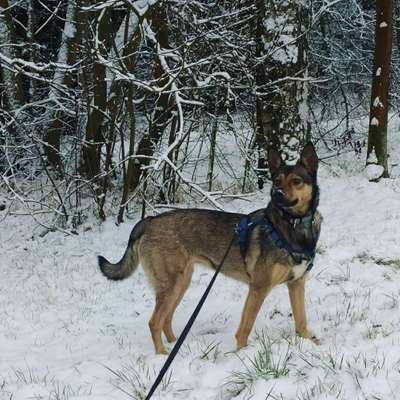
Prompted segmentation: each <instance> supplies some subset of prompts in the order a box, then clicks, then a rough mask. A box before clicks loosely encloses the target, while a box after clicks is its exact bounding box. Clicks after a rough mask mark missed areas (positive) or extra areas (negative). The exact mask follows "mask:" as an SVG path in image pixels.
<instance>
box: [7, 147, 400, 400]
mask: <svg viewBox="0 0 400 400" xmlns="http://www.w3.org/2000/svg"><path fill="white" fill-rule="evenodd" d="M398 147H399V146H397V148H398ZM396 160H399V156H398V155H397V158H396V155H395V154H394V155H393V158H392V163H394V162H395V161H396ZM362 162H363V161H362V160H361V161H360V164H362ZM396 168H397V170H396ZM319 182H320V187H321V201H320V210H321V212H322V214H323V216H324V222H323V227H322V234H321V239H320V243H319V247H318V255H317V258H316V262H315V266H314V269H313V270H312V272H311V275H310V279H309V281H308V283H307V287H306V301H307V311H308V319H309V326H310V328H311V330H312V331H313V332H314V333H315V334H316V335H317V336H318V337H319V338H320V339H321V341H322V344H321V345H320V346H316V345H314V344H312V343H311V342H309V341H304V340H301V339H298V338H296V337H295V335H294V326H293V320H292V317H291V310H290V305H289V299H288V294H287V289H286V287H285V286H284V285H282V286H280V287H278V288H276V289H274V290H273V292H272V294H271V295H270V296H269V297H268V298H267V299H266V302H265V303H264V305H263V308H262V310H261V312H260V314H259V316H258V319H257V322H256V326H255V330H254V331H253V333H252V335H251V340H250V343H249V346H248V348H246V349H243V350H241V351H240V352H238V353H237V352H235V351H234V348H235V340H234V334H235V332H236V329H237V326H238V323H239V319H240V314H241V310H242V306H243V303H244V300H245V296H246V293H247V289H246V287H245V285H243V284H240V283H238V282H236V281H232V280H230V279H228V278H226V277H223V276H220V277H218V279H217V282H216V284H215V287H214V289H213V290H212V293H211V295H210V297H209V298H208V300H207V302H206V304H205V306H204V308H203V310H202V312H201V313H200V315H199V317H198V320H197V321H196V323H195V325H194V327H193V330H192V332H191V334H190V335H189V337H188V339H187V341H186V343H185V344H184V346H183V348H182V350H181V352H180V353H179V355H178V356H177V358H176V359H175V362H174V363H173V365H172V369H171V373H169V374H168V376H167V379H165V380H164V381H163V383H162V385H161V386H160V388H159V390H158V391H157V394H156V395H155V397H154V398H159V399H163V400H164V399H165V400H170V399H186V400H189V399H191V400H195V399H198V400H208V399H210V400H211V399H241V400H242V399H247V398H249V397H250V396H251V395H253V396H254V397H253V399H256V400H265V399H281V400H282V399H284V400H289V399H299V400H307V399H398V398H399V399H400V309H399V308H400V305H399V300H400V173H399V171H398V167H395V168H394V170H393V174H392V178H390V179H386V180H382V181H380V182H379V183H371V182H368V179H367V178H366V176H365V175H364V174H363V173H360V172H353V173H349V172H348V171H345V172H343V169H341V168H340V167H338V166H336V167H335V168H332V167H326V166H323V167H322V169H321V173H320V178H319ZM268 198H269V195H268V189H265V190H264V191H263V192H262V193H257V194H254V195H253V196H252V197H250V198H248V199H247V201H243V200H234V201H231V202H230V203H227V210H236V211H243V212H247V211H252V210H254V209H256V208H260V207H263V206H264V205H265V204H266V203H267V202H268ZM248 200H251V201H248ZM133 224H134V221H130V222H126V223H124V224H122V225H121V226H119V227H117V226H116V225H115V224H114V223H113V221H112V220H111V219H110V220H109V221H107V222H106V223H104V224H103V225H101V226H96V225H94V224H93V225H92V226H91V227H90V228H91V229H89V230H88V229H87V228H88V227H89V226H88V225H86V227H85V228H86V229H81V230H80V231H79V235H77V236H64V235H63V234H62V233H60V232H54V233H48V234H47V235H46V236H44V237H42V238H41V237H40V236H39V235H37V234H36V233H37V231H35V226H34V223H33V222H32V221H31V219H30V218H29V217H22V216H19V217H12V216H9V217H8V218H6V219H5V220H3V221H2V222H1V224H0V243H1V244H0V247H1V251H0V266H1V278H0V399H12V400H25V399H51V400H65V399H71V400H72V399H76V400H83V399H91V400H92V399H93V400H94V399H98V400H100V399H102V400H103V399H104V400H106V399H107V400H112V399H118V400H120V399H129V398H133V399H143V398H144V395H145V393H146V390H147V388H148V387H149V385H150V384H151V382H152V381H153V379H154V378H155V376H156V374H157V372H158V370H159V368H160V367H161V365H162V364H163V362H164V361H165V356H159V355H158V356H156V355H154V350H153V344H152V341H151V337H150V332H149V329H148V325H147V323H148V319H149V317H150V314H151V312H152V309H153V301H154V299H153V295H152V292H151V290H150V288H149V286H148V284H147V282H146V279H145V277H144V275H143V272H142V271H141V270H139V271H138V272H137V273H136V274H135V275H133V276H132V277H131V278H129V279H127V280H126V281H123V282H109V281H107V280H106V279H105V278H104V277H103V276H102V275H101V274H100V273H99V271H98V267H97V263H96V256H97V255H98V254H102V255H104V256H106V257H108V258H109V259H111V260H113V261H115V260H117V259H119V257H120V256H121V255H122V253H123V251H124V249H125V247H126V243H127V240H128V236H129V233H130V230H131V228H132V226H133ZM210 277H211V273H210V272H208V271H205V270H203V269H201V268H199V269H198V270H197V272H196V273H195V275H194V277H193V283H192V286H191V288H190V289H189V291H188V292H187V294H186V296H185V298H184V300H183V301H182V303H181V305H180V306H179V308H178V310H177V312H176V316H175V320H174V328H175V331H176V333H179V332H180V330H181V329H182V328H183V326H184V324H185V323H186V321H187V319H188V317H189V315H190V313H191V312H192V310H193V308H194V307H195V305H196V304H197V301H198V299H199V298H200V296H201V293H202V291H203V290H204V288H205V287H206V285H207V283H208V281H209V279H210Z"/></svg>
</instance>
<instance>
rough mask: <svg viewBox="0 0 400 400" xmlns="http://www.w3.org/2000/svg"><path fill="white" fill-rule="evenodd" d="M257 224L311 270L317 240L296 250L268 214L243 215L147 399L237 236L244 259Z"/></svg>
mask: <svg viewBox="0 0 400 400" xmlns="http://www.w3.org/2000/svg"><path fill="white" fill-rule="evenodd" d="M306 218H307V220H306V219H305V218H304V217H303V221H300V223H305V224H310V225H312V223H313V219H314V216H312V217H311V218H309V217H306ZM300 220H301V218H300ZM257 225H258V226H261V228H262V230H263V231H264V232H265V233H266V234H267V235H269V237H270V238H271V240H272V241H273V242H274V244H275V246H277V247H278V248H279V249H283V250H285V251H287V252H288V254H289V255H290V256H291V257H292V258H293V260H294V261H295V262H296V263H300V262H302V261H307V262H308V267H307V271H309V270H310V269H311V268H312V266H313V260H314V257H315V247H316V242H317V240H316V241H315V246H314V247H313V248H312V249H303V251H298V250H295V249H294V248H293V247H292V246H291V245H290V244H289V243H288V242H286V241H285V240H284V239H283V238H282V237H281V236H280V234H279V233H278V231H277V230H276V229H275V227H274V225H273V224H272V222H271V221H270V219H269V218H268V216H267V215H265V214H264V215H262V216H259V217H256V218H253V219H252V218H251V217H250V216H248V215H246V216H244V217H242V218H241V219H240V221H239V223H238V225H237V227H236V229H235V234H234V235H233V237H232V239H231V241H230V243H229V246H228V247H227V249H226V252H225V254H224V256H223V257H222V259H221V261H220V263H219V264H218V266H217V268H216V269H215V272H214V275H213V277H212V279H211V281H210V283H209V284H208V286H207V289H206V290H205V291H204V293H203V295H202V296H201V299H200V301H199V303H198V304H197V306H196V308H195V310H194V311H193V314H192V315H191V316H190V318H189V321H188V322H187V323H186V325H185V327H184V328H183V331H182V333H181V334H180V336H179V338H178V340H177V341H176V343H175V345H174V347H173V348H172V350H171V353H170V354H169V355H168V358H167V359H166V361H165V363H164V365H163V366H162V368H161V370H160V372H159V374H158V376H157V378H156V380H155V381H154V383H153V386H152V387H151V389H150V390H149V393H148V394H147V396H146V398H145V400H150V398H151V397H152V396H153V394H154V392H155V390H156V389H157V387H158V385H159V384H160V383H161V381H162V379H163V378H164V376H165V374H166V372H167V371H168V368H169V367H170V365H171V364H172V361H174V358H175V356H176V355H177V354H178V352H179V349H180V348H181V346H182V344H183V342H184V341H185V339H186V336H187V335H188V333H189V331H190V329H191V327H192V326H193V323H194V321H195V320H196V318H197V316H198V314H199V312H200V310H201V308H202V307H203V304H204V302H205V301H206V299H207V296H208V294H209V293H210V290H211V288H212V286H213V285H214V282H215V280H216V278H217V276H218V274H219V272H220V271H221V269H222V266H223V265H224V262H225V260H226V258H227V257H228V254H229V252H230V250H231V248H232V245H233V243H234V241H235V239H236V237H237V236H238V238H239V246H240V253H241V255H242V257H243V259H244V258H245V256H246V252H247V248H248V242H249V237H250V234H251V231H252V230H253V229H254V228H255V227H256V226H257ZM317 239H318V238H317Z"/></svg>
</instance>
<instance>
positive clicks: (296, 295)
mask: <svg viewBox="0 0 400 400" xmlns="http://www.w3.org/2000/svg"><path fill="white" fill-rule="evenodd" d="M305 279H306V275H303V276H302V277H301V278H299V279H297V280H295V281H293V282H289V283H288V284H287V286H288V289H289V297H290V304H291V306H292V311H293V318H294V323H295V327H296V333H297V334H298V335H299V336H300V337H303V338H305V339H310V340H312V341H313V342H314V343H316V344H319V340H318V339H317V338H316V337H314V336H313V335H311V333H310V332H309V331H308V328H307V317H306V307H305V300H304V286H305Z"/></svg>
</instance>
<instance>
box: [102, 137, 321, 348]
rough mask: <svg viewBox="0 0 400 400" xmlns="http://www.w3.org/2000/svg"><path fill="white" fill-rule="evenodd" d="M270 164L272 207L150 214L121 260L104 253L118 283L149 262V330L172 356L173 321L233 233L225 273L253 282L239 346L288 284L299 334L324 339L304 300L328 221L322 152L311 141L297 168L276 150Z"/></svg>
mask: <svg viewBox="0 0 400 400" xmlns="http://www.w3.org/2000/svg"><path fill="white" fill-rule="evenodd" d="M268 165H269V169H270V173H271V178H272V187H271V199H270V202H269V204H268V206H267V207H266V208H264V209H261V210H257V211H255V212H253V213H251V214H249V215H248V216H245V215H244V214H238V213H230V212H223V211H214V210H207V209H184V210H174V211H168V212H165V213H162V214H160V215H157V216H152V217H147V218H145V219H143V220H141V221H140V222H138V223H137V224H136V225H135V227H134V228H133V230H132V232H131V235H130V238H129V242H128V247H127V249H126V251H125V254H124V255H123V257H122V259H121V260H120V261H119V262H118V263H116V264H112V263H110V262H108V261H107V260H106V259H105V258H104V257H102V256H99V257H98V262H99V266H100V269H101V272H102V273H103V274H104V275H105V276H106V277H107V278H109V279H112V280H120V279H125V278H127V277H128V276H130V275H131V274H132V273H133V272H134V271H135V270H136V268H137V266H138V264H139V263H141V265H142V266H143V268H144V271H145V273H146V275H147V277H148V279H149V281H150V284H151V286H152V287H153V289H154V291H155V308H154V312H153V314H152V316H151V319H150V321H149V327H150V331H151V335H152V339H153V342H154V347H155V351H156V353H160V354H166V351H165V348H164V344H163V341H162V337H161V335H162V332H164V334H165V336H166V338H167V340H168V342H173V341H175V340H176V337H175V335H174V332H173V329H172V318H173V315H174V312H175V309H176V307H177V306H178V304H179V303H180V301H181V300H182V297H183V296H184V294H185V292H186V290H187V288H188V287H189V285H190V281H191V277H192V273H193V269H194V266H195V264H202V265H203V266H205V267H210V268H214V269H215V268H216V267H217V266H218V264H219V263H220V262H221V259H222V258H223V256H224V254H225V252H226V250H227V248H228V246H229V243H230V241H231V240H232V238H233V235H236V236H237V237H236V238H234V239H233V244H232V247H231V248H230V250H229V253H228V255H227V257H226V259H225V262H224V264H223V267H222V270H221V272H222V273H223V274H225V275H226V276H228V277H231V278H234V279H236V280H239V281H242V282H244V283H247V284H248V287H249V291H248V295H247V299H246V302H245V305H244V309H243V312H242V316H241V321H240V325H239V328H238V330H237V333H236V342H237V349H238V350H239V349H241V348H243V347H245V346H247V341H248V337H249V334H250V332H251V330H252V327H253V325H254V322H255V319H256V316H257V314H258V312H259V310H260V308H261V305H262V303H263V301H264V299H265V297H266V296H267V294H268V293H269V292H270V291H271V289H272V288H273V287H274V286H276V285H278V284H281V283H286V284H287V286H288V289H289V298H290V303H291V307H292V311H293V317H294V321H295V329H296V333H297V334H298V335H299V336H300V337H303V338H307V339H311V340H313V341H314V342H315V343H317V344H318V342H319V341H318V339H317V338H316V337H315V336H312V334H311V333H310V331H309V330H308V327H307V320H306V312H305V301H304V290H305V279H306V276H307V272H308V270H309V269H310V265H312V264H311V263H312V259H313V257H314V254H315V246H316V243H317V240H318V237H319V232H320V226H321V221H322V217H321V215H320V214H319V212H318V211H317V206H318V198H319V196H318V193H319V190H318V185H317V169H318V157H317V154H316V152H315V148H314V146H313V145H312V144H311V143H309V144H307V145H306V146H305V147H304V148H303V150H302V152H301V155H300V158H299V161H298V162H297V163H296V164H295V165H291V166H290V165H286V164H285V162H284V161H283V160H282V158H281V155H280V153H279V152H278V151H276V150H274V149H271V150H270V151H269V152H268ZM243 221H245V223H244V222H243ZM249 221H250V222H249ZM260 221H261V222H260ZM243 225H246V228H247V229H245V230H244V231H245V234H244V235H243V230H242V232H241V233H240V232H239V234H238V233H237V228H238V226H243ZM250 226H251V227H250ZM243 236H244V239H243ZM277 237H278V239H279V240H278V239H277Z"/></svg>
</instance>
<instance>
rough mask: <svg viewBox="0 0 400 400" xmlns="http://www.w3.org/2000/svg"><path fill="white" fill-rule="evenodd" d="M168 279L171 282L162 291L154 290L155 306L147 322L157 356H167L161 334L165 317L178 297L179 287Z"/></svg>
mask: <svg viewBox="0 0 400 400" xmlns="http://www.w3.org/2000/svg"><path fill="white" fill-rule="evenodd" d="M170 278H171V281H172V282H170V283H171V284H170V285H168V286H164V287H163V288H162V290H157V288H156V306H155V308H154V311H153V314H152V316H151V318H150V321H149V328H150V332H151V336H152V338H153V343H154V347H155V350H156V353H157V354H167V352H166V351H165V348H164V345H163V342H162V338H161V332H162V330H163V328H164V324H165V321H166V319H167V316H168V315H169V313H170V311H171V309H172V307H173V306H174V304H175V301H176V299H177V297H178V295H179V291H178V286H179V285H177V281H176V279H172V277H170ZM174 278H175V277H174Z"/></svg>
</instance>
